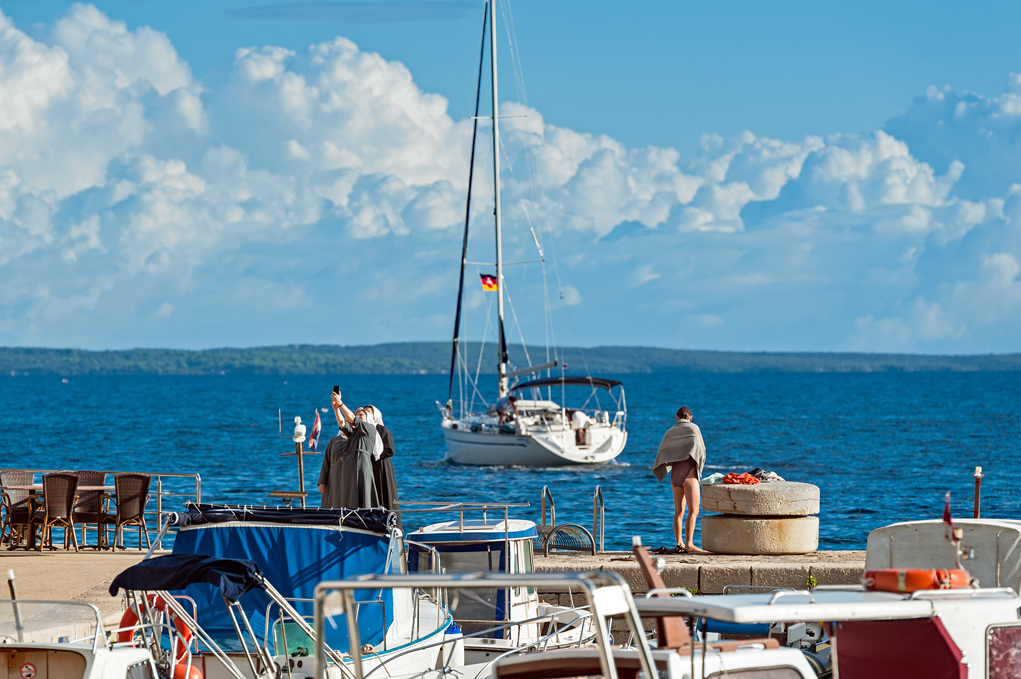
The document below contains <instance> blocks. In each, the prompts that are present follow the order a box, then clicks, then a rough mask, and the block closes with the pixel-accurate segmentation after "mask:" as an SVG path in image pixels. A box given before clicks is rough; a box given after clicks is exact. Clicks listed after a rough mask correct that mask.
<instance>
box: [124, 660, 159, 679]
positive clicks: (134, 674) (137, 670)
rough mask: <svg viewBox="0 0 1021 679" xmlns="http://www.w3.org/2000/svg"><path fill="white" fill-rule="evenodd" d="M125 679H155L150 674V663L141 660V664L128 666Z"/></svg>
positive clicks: (151, 673)
mask: <svg viewBox="0 0 1021 679" xmlns="http://www.w3.org/2000/svg"><path fill="white" fill-rule="evenodd" d="M126 679H156V676H155V675H154V674H153V672H152V663H150V662H149V661H148V660H143V661H142V662H136V663H135V664H134V665H128V674H127V677H126Z"/></svg>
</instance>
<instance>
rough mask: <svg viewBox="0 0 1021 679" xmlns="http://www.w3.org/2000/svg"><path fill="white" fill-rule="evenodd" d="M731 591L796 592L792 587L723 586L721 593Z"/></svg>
mask: <svg viewBox="0 0 1021 679" xmlns="http://www.w3.org/2000/svg"><path fill="white" fill-rule="evenodd" d="M732 589H755V590H760V591H763V592H796V591H798V590H796V589H794V588H793V587H770V586H768V585H724V586H723V593H724V594H730V590H732Z"/></svg>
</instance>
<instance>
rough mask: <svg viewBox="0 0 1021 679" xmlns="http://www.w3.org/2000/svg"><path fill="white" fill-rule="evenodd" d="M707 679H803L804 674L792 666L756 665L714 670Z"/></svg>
mask: <svg viewBox="0 0 1021 679" xmlns="http://www.w3.org/2000/svg"><path fill="white" fill-rule="evenodd" d="M709 679H804V675H803V674H801V672H799V671H798V670H796V669H794V668H793V667H757V668H755V669H750V670H729V671H727V670H724V671H723V672H714V673H713V674H710V675H709Z"/></svg>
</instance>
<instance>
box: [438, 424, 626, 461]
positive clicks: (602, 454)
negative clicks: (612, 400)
mask: <svg viewBox="0 0 1021 679" xmlns="http://www.w3.org/2000/svg"><path fill="white" fill-rule="evenodd" d="M450 424H451V423H450V422H449V421H445V422H444V423H443V438H444V439H445V440H446V443H447V459H448V460H449V461H450V462H453V463H455V464H465V465H479V466H525V467H564V466H571V465H586V464H605V463H607V462H610V461H611V460H613V459H614V458H615V457H617V456H618V455H620V453H621V451H623V450H624V445H625V444H626V443H627V432H626V431H623V430H621V429H619V428H617V427H600V428H598V429H593V431H592V434H590V437H591V439H592V441H591V445H588V446H581V447H579V446H577V445H575V442H574V431H573V430H570V429H568V430H566V431H549V432H546V431H543V432H526V433H524V434H501V433H497V432H492V431H477V432H473V431H470V430H467V429H462V428H460V427H459V428H457V429H454V428H452V427H451V426H450Z"/></svg>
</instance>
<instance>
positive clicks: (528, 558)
mask: <svg viewBox="0 0 1021 679" xmlns="http://www.w3.org/2000/svg"><path fill="white" fill-rule="evenodd" d="M521 547H522V549H524V550H525V573H534V572H535V566H534V565H533V564H532V541H531V540H525V541H524V542H522V543H521ZM528 594H529V595H532V594H535V587H532V586H531V585H529V587H528Z"/></svg>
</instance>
